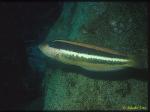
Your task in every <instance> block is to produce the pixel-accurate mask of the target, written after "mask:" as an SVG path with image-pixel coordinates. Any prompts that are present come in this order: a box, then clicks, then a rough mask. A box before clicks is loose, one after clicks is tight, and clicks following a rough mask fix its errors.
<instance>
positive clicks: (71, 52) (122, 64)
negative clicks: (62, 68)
mask: <svg viewBox="0 0 150 112" xmlns="http://www.w3.org/2000/svg"><path fill="white" fill-rule="evenodd" d="M39 49H40V50H41V52H42V53H44V54H45V55H46V56H48V57H50V58H52V59H54V60H57V61H59V62H62V63H65V64H69V65H75V66H79V67H81V68H83V69H86V70H89V71H111V70H120V69H124V68H127V67H133V68H134V67H136V66H137V63H136V61H135V60H133V58H130V56H127V55H124V54H121V53H119V52H117V51H114V50H111V49H108V48H101V47H97V46H94V45H89V44H84V43H78V42H71V41H66V40H55V41H52V42H51V44H50V45H49V44H48V43H44V44H40V45H39Z"/></svg>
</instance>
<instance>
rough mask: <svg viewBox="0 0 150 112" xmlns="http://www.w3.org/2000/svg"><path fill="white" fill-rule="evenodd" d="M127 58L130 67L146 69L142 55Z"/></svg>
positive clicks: (145, 62)
mask: <svg viewBox="0 0 150 112" xmlns="http://www.w3.org/2000/svg"><path fill="white" fill-rule="evenodd" d="M129 58H130V65H131V66H132V67H133V68H137V69H143V68H147V67H148V65H147V61H146V58H145V56H143V55H130V56H129Z"/></svg>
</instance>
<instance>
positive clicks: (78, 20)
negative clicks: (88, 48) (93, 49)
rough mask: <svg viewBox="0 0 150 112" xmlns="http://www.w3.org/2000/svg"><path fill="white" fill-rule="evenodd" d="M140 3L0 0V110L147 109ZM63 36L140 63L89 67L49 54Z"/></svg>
mask: <svg viewBox="0 0 150 112" xmlns="http://www.w3.org/2000/svg"><path fill="white" fill-rule="evenodd" d="M147 25H148V12H147V3H146V2H137V3H133V2H64V3H63V2H0V65H1V66H0V68H1V69H0V70H1V71H0V75H1V77H0V110H122V109H126V110H130V107H133V108H134V107H135V108H137V109H144V110H145V109H147V108H148V61H147V60H148V59H147V58H148V56H147V52H148V51H147V50H148V49H147V48H148V43H147V41H148V39H147V36H148V26H147ZM55 39H64V40H70V41H76V42H83V43H87V44H93V45H96V46H103V47H107V48H111V49H114V50H117V51H123V52H126V53H128V54H132V55H135V56H137V57H138V59H139V62H142V63H141V68H140V69H139V68H138V69H137V68H126V69H124V70H121V71H108V72H91V71H87V70H84V69H82V68H80V67H76V66H70V65H66V64H63V63H60V62H58V61H56V60H52V59H49V58H48V57H46V56H45V55H44V54H42V52H41V51H40V50H39V49H38V45H39V44H41V43H42V42H44V41H48V42H49V41H52V40H55Z"/></svg>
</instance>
